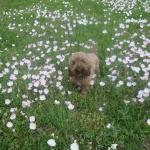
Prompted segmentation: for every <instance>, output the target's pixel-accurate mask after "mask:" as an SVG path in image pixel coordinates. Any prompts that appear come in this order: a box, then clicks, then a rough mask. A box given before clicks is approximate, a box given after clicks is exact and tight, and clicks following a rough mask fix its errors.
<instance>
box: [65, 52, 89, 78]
mask: <svg viewBox="0 0 150 150" xmlns="http://www.w3.org/2000/svg"><path fill="white" fill-rule="evenodd" d="M68 70H69V75H70V76H73V77H75V78H77V79H81V78H85V77H87V76H90V73H91V66H90V64H89V62H88V59H87V58H86V55H85V54H84V53H82V52H77V53H74V54H72V56H71V58H70V60H69V66H68Z"/></svg>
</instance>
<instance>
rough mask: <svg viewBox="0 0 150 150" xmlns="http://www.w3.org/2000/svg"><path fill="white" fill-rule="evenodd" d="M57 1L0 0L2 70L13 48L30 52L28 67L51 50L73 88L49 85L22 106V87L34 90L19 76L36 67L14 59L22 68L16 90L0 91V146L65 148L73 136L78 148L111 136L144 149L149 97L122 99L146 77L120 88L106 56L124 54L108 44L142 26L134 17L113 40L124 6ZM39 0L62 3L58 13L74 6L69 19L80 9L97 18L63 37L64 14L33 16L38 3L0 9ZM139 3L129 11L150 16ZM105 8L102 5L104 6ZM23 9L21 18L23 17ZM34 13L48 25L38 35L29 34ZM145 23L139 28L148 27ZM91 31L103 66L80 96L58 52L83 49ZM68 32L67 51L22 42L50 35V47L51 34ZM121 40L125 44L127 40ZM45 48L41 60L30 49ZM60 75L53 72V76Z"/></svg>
mask: <svg viewBox="0 0 150 150" xmlns="http://www.w3.org/2000/svg"><path fill="white" fill-rule="evenodd" d="M62 2H63V1H59V0H56V1H55V2H54V1H48V0H44V1H42V2H40V3H38V1H37V0H31V1H29V0H27V1H23V0H22V1H18V0H13V1H11V0H5V1H2V0H1V1H0V16H1V18H0V19H1V20H0V37H2V40H1V41H0V62H2V64H0V73H1V71H2V70H3V69H4V68H5V67H6V65H5V63H7V62H10V65H12V64H13V63H12V62H14V61H12V57H13V56H17V62H19V60H21V59H23V58H28V59H29V60H31V61H33V63H32V68H33V67H40V66H43V64H44V63H45V60H46V58H52V63H54V64H56V69H57V70H61V71H62V72H63V76H64V79H63V82H62V85H63V86H64V89H65V91H68V90H69V91H72V94H71V95H62V94H61V92H60V91H59V90H58V89H57V88H56V87H51V86H48V89H49V91H50V92H49V94H48V96H47V100H46V101H44V102H43V101H37V102H35V103H33V104H32V105H31V107H29V108H22V106H21V103H22V99H23V98H22V95H23V94H26V95H28V97H29V100H34V98H36V97H38V94H35V93H33V92H32V91H28V90H27V85H28V83H29V82H30V81H29V80H26V81H23V80H22V79H21V77H22V75H24V74H26V73H27V72H29V73H31V74H34V73H38V71H37V70H28V68H27V67H26V66H17V67H16V68H17V69H18V70H19V74H18V76H17V77H18V79H17V81H15V83H14V86H13V92H12V93H11V94H7V93H2V92H1V91H0V120H1V125H0V149H1V150H6V149H8V150H16V149H18V150H46V149H56V150H67V149H69V148H70V144H71V143H73V141H74V140H77V143H78V144H79V147H80V150H88V149H89V150H90V149H92V150H107V149H108V147H110V146H111V144H113V143H117V144H118V149H119V150H149V146H148V145H149V144H150V127H149V126H148V125H147V123H146V120H147V119H148V118H150V103H149V100H150V99H149V97H148V98H147V100H146V101H145V102H144V103H138V102H137V103H135V102H132V101H131V102H130V103H129V104H127V105H126V104H125V103H124V100H131V98H132V97H135V96H136V94H137V92H138V90H140V89H141V88H143V87H144V85H145V83H142V82H140V81H138V80H139V79H137V80H136V81H137V82H138V86H137V87H133V88H128V87H125V86H122V87H120V88H117V87H116V83H115V82H110V81H109V80H108V79H107V75H108V73H109V68H110V67H108V66H107V65H106V64H105V59H106V57H109V56H111V55H113V54H115V55H117V56H120V55H122V51H121V50H120V51H115V52H113V51H112V52H107V51H106V48H111V47H113V46H114V44H115V43H116V42H117V41H122V40H123V39H124V40H128V39H129V38H130V37H131V35H132V33H138V34H140V32H139V26H137V27H136V25H135V26H134V25H133V26H132V25H131V26H130V27H129V28H128V29H127V32H126V34H124V35H123V36H122V37H119V38H118V39H117V38H116V40H112V38H113V37H114V34H115V28H117V29H118V26H119V24H120V23H122V22H124V20H125V18H126V17H125V16H124V15H123V13H117V12H114V11H112V12H111V9H110V8H109V9H108V6H104V5H103V3H102V2H100V4H96V0H93V1H90V0H83V2H81V3H79V2H77V1H76V0H72V1H69V4H70V5H71V6H72V7H71V6H70V5H69V6H67V8H66V7H64V5H63V3H62ZM42 4H45V6H46V7H47V10H48V11H49V12H52V11H54V10H60V11H61V14H63V13H65V12H66V11H67V10H72V11H73V12H74V13H73V15H72V16H69V17H68V20H69V21H70V22H71V23H72V20H74V19H75V16H76V14H77V13H78V14H80V13H84V14H85V15H86V16H87V18H88V19H89V18H91V17H93V18H95V19H96V20H98V21H99V23H98V24H97V25H94V24H92V25H86V26H83V25H79V24H77V26H76V27H75V28H74V29H73V34H72V35H70V34H69V35H64V37H63V38H61V35H62V34H64V30H63V29H62V28H60V25H61V24H64V25H66V24H67V23H66V22H65V21H64V22H62V20H61V19H60V18H59V19H58V20H56V21H54V22H53V21H52V19H51V18H44V17H40V18H36V14H35V11H36V9H35V10H34V11H25V12H24V13H23V14H22V15H14V16H13V17H10V18H9V17H8V16H3V15H1V14H2V13H3V11H6V12H7V11H11V13H10V14H11V15H12V12H13V11H14V10H20V9H23V10H25V8H29V7H32V6H34V5H39V6H41V8H40V9H41V10H44V7H43V6H42ZM139 7H141V6H140V4H137V6H136V7H135V9H134V11H133V15H132V16H130V17H133V18H136V19H138V17H139V16H140V14H142V15H143V16H142V17H143V18H147V19H148V21H150V19H149V18H150V15H149V14H148V13H146V12H145V11H144V10H143V9H142V10H141V12H139V11H138V8H139ZM104 10H107V11H106V12H105V11H104ZM21 16H22V17H23V19H21V18H20V17H21ZM13 18H15V19H13ZM109 18H110V20H109ZM35 19H37V20H38V21H39V22H40V24H41V25H46V23H47V25H46V29H45V33H46V35H45V36H43V37H38V36H31V35H30V34H29V32H30V31H31V30H32V29H33V28H34V29H35V30H36V31H37V32H38V34H40V33H42V32H43V30H42V29H41V28H40V27H39V26H37V27H34V26H33V23H34V20H35ZM104 21H108V24H103V23H104ZM9 23H15V24H22V26H21V27H22V29H23V32H20V31H19V27H17V28H16V29H15V30H9V29H8V24H9ZM27 23H28V24H29V26H28V25H27ZM51 23H52V24H53V25H54V27H55V28H56V29H57V30H58V32H57V33H55V32H54V30H53V29H51V28H50V27H48V25H49V24H51ZM65 23H66V24H65ZM146 28H148V27H145V30H146V31H147V29H146ZM105 29H107V31H108V33H107V34H103V33H102V31H103V30H105ZM118 30H121V29H118ZM146 31H145V33H143V34H145V35H147V34H146ZM17 35H18V36H19V37H18V38H17V37H16V36H17ZM147 36H149V35H147ZM89 39H92V40H93V41H95V42H96V45H97V48H98V56H99V58H100V73H99V74H98V77H97V79H96V83H95V85H94V87H93V88H91V89H90V90H89V91H88V93H87V95H86V96H84V97H83V96H80V95H79V93H78V92H77V90H76V89H75V88H74V86H72V85H71V83H70V82H69V78H68V73H67V70H65V69H64V68H65V67H66V66H67V62H68V56H66V57H65V61H64V62H62V63H61V64H60V65H57V63H56V56H57V55H58V54H64V55H66V54H67V53H69V54H70V53H72V52H75V51H78V50H83V51H88V50H87V49H86V48H83V47H82V46H80V45H79V44H80V43H84V44H90V42H89V41H88V40H89ZM65 40H68V41H69V42H70V43H74V42H77V44H76V45H75V46H72V47H70V48H68V47H66V50H65V51H56V52H51V53H46V51H47V48H45V47H44V46H42V47H40V46H37V47H36V48H31V49H27V48H25V47H26V46H27V45H28V44H31V43H36V42H37V41H44V42H45V41H50V47H52V48H53V44H52V43H53V41H58V44H57V45H58V47H63V44H62V42H64V41H65ZM12 44H15V47H12ZM44 45H45V44H44ZM38 47H39V48H40V49H41V52H38V51H37V50H36V49H37V48H38ZM6 48H7V49H6ZM123 48H124V49H125V47H123ZM147 51H149V47H147ZM28 52H32V54H31V55H27V53H28ZM42 54H45V56H44V57H43V58H40V60H39V61H34V56H35V57H36V56H39V57H41V55H42ZM117 66H118V68H117V69H118V70H119V71H120V76H119V78H120V79H124V78H126V70H124V68H122V66H121V65H120V64H117ZM12 72H13V69H10V73H12ZM10 73H9V74H8V75H5V76H4V77H3V78H0V83H1V84H2V87H3V88H4V89H5V88H7V85H6V84H7V82H8V80H9V75H10ZM57 75H58V74H57V72H56V76H57ZM131 76H132V74H131ZM103 80H106V86H104V87H101V86H100V85H99V82H100V81H103ZM54 83H56V81H54ZM0 90H1V89H0ZM7 98H9V99H11V100H12V103H11V104H10V105H9V106H6V105H5V99H7ZM54 100H59V101H60V103H61V104H60V105H56V104H54ZM68 100H69V101H71V102H72V104H73V105H74V106H75V108H74V110H72V111H70V110H68V108H67V106H66V104H65V101H68ZM13 107H17V109H18V110H17V112H16V115H17V118H16V119H15V120H13V121H12V122H13V124H14V128H15V130H16V131H15V132H12V130H11V129H9V128H7V127H6V123H7V122H8V120H9V116H10V108H13ZM99 107H103V111H102V112H100V111H99ZM20 111H23V112H25V113H26V115H27V116H28V117H29V116H32V115H33V116H35V117H36V124H37V129H36V130H35V131H32V130H30V129H29V120H28V119H27V118H25V117H24V116H22V115H21V114H20ZM108 123H111V124H112V127H111V128H110V129H108V128H106V126H107V124H108ZM52 133H54V134H55V135H54V137H53V136H52V135H51V134H52ZM50 138H54V139H55V140H56V144H57V145H56V147H54V148H50V147H49V145H48V144H47V141H48V139H50Z"/></svg>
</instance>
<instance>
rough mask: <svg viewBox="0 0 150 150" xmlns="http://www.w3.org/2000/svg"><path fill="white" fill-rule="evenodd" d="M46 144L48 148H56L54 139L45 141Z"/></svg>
mask: <svg viewBox="0 0 150 150" xmlns="http://www.w3.org/2000/svg"><path fill="white" fill-rule="evenodd" d="M47 144H48V145H49V146H51V147H55V146H56V142H55V140H54V139H49V140H48V141H47Z"/></svg>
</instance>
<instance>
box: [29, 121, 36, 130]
mask: <svg viewBox="0 0 150 150" xmlns="http://www.w3.org/2000/svg"><path fill="white" fill-rule="evenodd" d="M29 128H30V129H31V130H35V129H36V123H33V122H31V123H30V125H29Z"/></svg>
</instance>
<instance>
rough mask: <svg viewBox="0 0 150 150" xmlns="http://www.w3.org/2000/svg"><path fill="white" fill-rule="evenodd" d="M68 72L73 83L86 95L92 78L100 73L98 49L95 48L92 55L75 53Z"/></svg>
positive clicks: (70, 60)
mask: <svg viewBox="0 0 150 150" xmlns="http://www.w3.org/2000/svg"><path fill="white" fill-rule="evenodd" d="M68 71H69V76H70V80H71V82H72V83H73V84H74V85H76V86H78V87H79V88H80V92H81V94H82V95H84V94H86V92H87V90H88V89H89V87H90V83H91V81H92V77H93V76H94V75H95V74H96V72H98V71H99V59H98V56H97V50H96V47H95V46H93V48H92V49H91V52H90V53H85V52H76V53H73V54H72V55H71V57H70V58H69V65H68Z"/></svg>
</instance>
